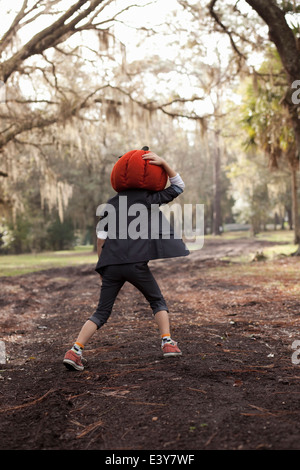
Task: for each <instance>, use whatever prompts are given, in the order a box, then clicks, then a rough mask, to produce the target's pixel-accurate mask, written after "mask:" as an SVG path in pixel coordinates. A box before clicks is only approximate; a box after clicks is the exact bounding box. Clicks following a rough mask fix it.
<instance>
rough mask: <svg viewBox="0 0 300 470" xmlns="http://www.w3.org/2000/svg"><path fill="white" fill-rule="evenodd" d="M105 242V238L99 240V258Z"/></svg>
mask: <svg viewBox="0 0 300 470" xmlns="http://www.w3.org/2000/svg"><path fill="white" fill-rule="evenodd" d="M104 242H105V240H104V239H103V238H97V255H98V258H99V256H100V255H101V251H102V247H103V245H104Z"/></svg>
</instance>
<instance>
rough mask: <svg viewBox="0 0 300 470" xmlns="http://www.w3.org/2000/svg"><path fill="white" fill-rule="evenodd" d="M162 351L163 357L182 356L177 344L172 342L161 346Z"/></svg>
mask: <svg viewBox="0 0 300 470" xmlns="http://www.w3.org/2000/svg"><path fill="white" fill-rule="evenodd" d="M162 351H163V355H164V357H168V356H181V355H182V352H181V351H180V349H179V347H178V346H177V343H176V342H175V341H173V340H171V341H167V342H166V343H165V344H164V345H163V346H162Z"/></svg>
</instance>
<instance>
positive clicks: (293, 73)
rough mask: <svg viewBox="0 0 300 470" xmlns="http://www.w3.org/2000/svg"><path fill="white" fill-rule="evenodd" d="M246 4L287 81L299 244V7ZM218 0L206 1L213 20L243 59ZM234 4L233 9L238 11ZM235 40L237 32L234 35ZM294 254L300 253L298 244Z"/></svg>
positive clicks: (258, 1)
mask: <svg viewBox="0 0 300 470" xmlns="http://www.w3.org/2000/svg"><path fill="white" fill-rule="evenodd" d="M246 2H247V4H248V5H250V7H251V8H252V9H253V10H254V11H255V12H256V13H257V14H258V15H259V17H260V18H261V19H262V20H263V22H264V23H265V24H266V25H267V27H268V30H269V39H270V41H271V42H272V43H273V44H274V45H275V47H276V49H277V51H278V54H279V57H280V59H281V62H282V65H283V68H284V71H285V74H286V80H287V87H286V90H285V93H284V95H283V97H282V100H281V101H282V104H283V105H284V106H285V107H286V109H287V111H288V114H289V117H290V122H291V123H292V128H293V131H294V139H295V146H294V150H293V151H292V150H291V149H290V152H289V155H288V158H289V162H290V165H291V168H292V176H293V192H294V210H293V213H294V224H295V243H300V224H299V214H298V207H297V175H296V169H299V162H300V119H299V115H300V106H299V104H297V103H294V102H293V101H294V100H293V99H292V95H293V93H294V88H293V86H294V83H295V82H296V81H297V80H298V79H299V77H300V47H299V44H300V35H299V32H300V28H299V22H298V23H297V16H296V15H298V14H299V13H300V7H299V6H296V3H295V2H289V1H275V0H246ZM218 3H219V1H218V0H212V1H211V2H210V3H209V12H210V14H211V16H212V17H213V18H214V20H215V21H216V24H217V25H218V27H219V28H221V30H222V31H223V32H224V33H225V34H227V35H228V36H229V38H230V42H231V44H232V46H233V48H234V50H235V51H236V53H237V54H238V56H239V58H242V59H245V57H243V56H242V54H241V53H240V50H239V48H238V47H237V45H236V42H235V38H234V35H235V34H237V33H236V32H233V30H232V27H230V26H229V25H226V24H225V22H224V21H223V20H222V12H221V11H220V10H219V11H216V7H217V4H218ZM238 3H239V2H237V3H236V5H235V8H234V12H235V14H240V15H241V12H240V11H239V10H238ZM287 14H294V16H295V17H296V20H295V21H296V26H291V25H289V23H288V19H287ZM238 37H239V39H240V38H241V35H239V36H238ZM242 42H243V43H244V44H245V43H247V38H246V35H245V34H244V36H243V37H242ZM296 254H299V255H300V245H299V248H298V251H297V253H296Z"/></svg>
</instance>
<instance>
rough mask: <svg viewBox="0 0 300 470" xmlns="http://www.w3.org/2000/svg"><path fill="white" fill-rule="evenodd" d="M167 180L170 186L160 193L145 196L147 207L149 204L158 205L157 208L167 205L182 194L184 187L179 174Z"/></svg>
mask: <svg viewBox="0 0 300 470" xmlns="http://www.w3.org/2000/svg"><path fill="white" fill-rule="evenodd" d="M169 180H170V183H171V186H169V187H168V188H166V189H163V190H162V191H157V192H152V193H149V194H148V195H147V203H148V204H149V206H150V205H151V204H158V205H159V206H161V205H162V204H168V203H169V202H171V201H173V199H175V198H176V197H177V196H179V194H181V193H182V192H183V190H184V187H185V185H184V182H183V181H182V179H181V177H180V175H179V174H177V175H176V176H175V177H173V178H170V179H169Z"/></svg>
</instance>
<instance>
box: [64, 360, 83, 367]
mask: <svg viewBox="0 0 300 470" xmlns="http://www.w3.org/2000/svg"><path fill="white" fill-rule="evenodd" d="M63 364H64V365H65V366H66V368H67V369H69V370H74V369H75V370H83V369H84V367H83V366H78V365H77V364H75V362H73V361H71V360H70V359H64V361H63Z"/></svg>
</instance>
